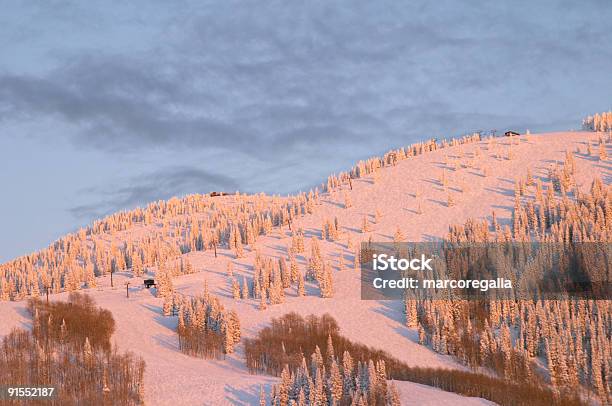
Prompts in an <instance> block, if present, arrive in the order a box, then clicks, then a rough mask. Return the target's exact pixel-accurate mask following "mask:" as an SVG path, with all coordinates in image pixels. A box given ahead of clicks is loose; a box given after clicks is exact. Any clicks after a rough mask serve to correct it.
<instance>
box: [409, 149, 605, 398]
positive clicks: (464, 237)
mask: <svg viewBox="0 0 612 406" xmlns="http://www.w3.org/2000/svg"><path fill="white" fill-rule="evenodd" d="M573 173H574V169H573V159H572V156H571V153H568V154H567V155H566V159H565V162H564V164H563V167H562V168H554V169H553V170H551V172H550V175H551V179H550V182H549V183H548V184H547V186H546V187H543V186H542V184H541V182H540V181H539V180H538V181H535V182H534V181H531V180H529V179H527V180H525V182H524V187H521V185H520V182H519V183H517V187H516V193H515V208H514V212H513V221H512V226H511V227H510V226H507V227H505V228H504V229H502V228H501V227H500V226H499V224H498V223H497V221H496V218H495V216H493V221H492V223H489V222H487V221H486V220H485V221H483V222H480V221H474V220H470V221H468V222H466V223H465V224H464V225H458V226H452V227H451V228H450V232H449V236H448V240H449V241H450V242H453V243H461V242H508V241H539V242H542V243H547V244H558V245H559V246H563V247H565V249H568V250H572V252H574V251H576V250H577V249H578V247H583V248H584V249H588V248H589V246H588V245H586V246H585V244H594V243H597V242H604V243H609V242H610V241H611V240H612V188H610V187H609V186H605V185H604V184H603V182H602V181H601V179H599V178H596V179H595V180H594V181H593V182H592V185H591V187H590V190H589V191H587V192H580V191H578V190H577V189H575V188H574V186H575V185H574V183H575V182H574V180H573ZM528 178H529V176H528ZM530 191H531V192H530ZM570 191H571V193H572V194H573V198H572V199H570V197H569V194H570ZM576 244H581V245H580V246H577V245H576ZM547 255H548V254H546V253H544V254H543V255H539V256H538V259H537V260H534V261H533V263H532V264H531V265H532V266H530V267H529V268H528V269H527V270H526V271H525V273H527V274H531V273H533V274H534V275H535V277H536V279H537V278H538V277H539V278H540V279H541V278H542V273H541V272H542V269H547V267H548V265H547V264H551V263H552V260H551V258H552V257H551V258H549V257H547ZM584 261H585V262H584V263H583V265H584V266H583V267H582V271H583V272H585V273H586V275H587V277H588V279H589V280H591V281H594V282H595V283H597V281H605V280H609V273H608V271H607V269H608V268H609V260H606V259H603V260H602V258H601V256H597V255H587V256H586V257H584ZM602 261H603V262H602ZM542 264H543V265H544V266H542ZM560 269H562V268H560ZM538 275H539V276H538ZM611 315H612V302H611V301H610V300H586V299H581V300H570V299H563V300H560V299H558V300H552V299H541V300H524V299H522V300H505V301H491V302H488V303H474V302H468V301H462V300H454V301H440V300H439V301H421V300H415V299H412V298H409V299H407V300H406V319H407V325H408V326H409V327H413V328H417V329H418V331H419V337H420V340H421V342H422V343H424V344H428V345H431V347H432V348H433V349H434V350H436V351H439V352H441V353H445V354H454V355H456V356H457V357H458V358H459V359H461V360H463V361H464V362H465V363H466V364H469V365H473V366H477V365H484V366H487V367H491V368H492V369H494V370H496V371H497V372H498V373H500V374H501V375H503V376H505V377H507V378H510V379H518V380H522V379H532V377H533V376H534V374H533V373H532V368H531V367H530V366H531V361H532V360H533V358H534V357H539V358H541V359H542V360H544V361H545V363H546V365H547V366H548V370H549V373H550V378H549V379H550V383H551V384H552V385H553V387H555V388H557V390H559V391H561V392H563V391H575V390H576V388H577V387H578V385H584V386H585V387H587V388H589V391H591V392H592V393H593V394H594V395H595V396H596V397H597V398H599V399H600V401H601V402H602V403H604V404H606V403H608V402H609V401H610V396H611V392H612V390H611V387H610V379H611V376H612V375H611V374H612V363H611V362H610V360H612V349H611V348H612V337H611V335H610V331H611V330H612V317H611ZM536 377H537V376H536Z"/></svg>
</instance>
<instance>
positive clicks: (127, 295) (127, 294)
mask: <svg viewBox="0 0 612 406" xmlns="http://www.w3.org/2000/svg"><path fill="white" fill-rule="evenodd" d="M125 297H127V298H128V299H129V298H130V282H126V283H125Z"/></svg>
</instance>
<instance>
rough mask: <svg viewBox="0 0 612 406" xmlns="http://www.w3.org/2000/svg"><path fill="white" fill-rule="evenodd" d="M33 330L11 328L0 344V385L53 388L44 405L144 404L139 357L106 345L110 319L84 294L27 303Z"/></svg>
mask: <svg viewBox="0 0 612 406" xmlns="http://www.w3.org/2000/svg"><path fill="white" fill-rule="evenodd" d="M30 311H31V314H32V318H33V320H32V329H31V331H30V330H23V329H14V330H13V331H12V332H11V333H10V334H8V335H7V336H5V337H4V338H3V340H2V343H1V345H0V385H10V386H29V387H31V386H41V387H50V386H53V387H56V388H57V389H56V395H57V396H56V397H55V398H54V399H50V400H45V401H44V403H45V404H49V405H68V404H79V403H85V404H92V405H93V404H100V405H102V404H122V405H141V404H144V383H143V378H144V368H145V363H144V361H143V360H142V359H141V358H140V357H136V356H134V355H133V354H131V353H119V352H118V351H117V349H116V348H115V349H112V348H111V343H110V338H111V335H112V332H113V330H114V321H113V318H112V315H111V314H110V312H108V311H105V310H102V309H98V308H96V307H95V306H94V303H93V301H92V300H91V299H90V298H88V297H87V296H79V295H75V294H71V296H70V298H69V301H68V302H53V303H52V304H50V305H46V304H44V303H43V302H40V301H35V300H34V301H32V302H31V303H30Z"/></svg>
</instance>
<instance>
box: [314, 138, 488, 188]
mask: <svg viewBox="0 0 612 406" xmlns="http://www.w3.org/2000/svg"><path fill="white" fill-rule="evenodd" d="M480 140H481V136H480V134H473V135H469V136H464V137H461V138H452V139H450V140H446V139H445V140H442V141H437V140H435V139H432V140H429V141H425V142H419V143H416V144H412V145H409V146H407V147H403V148H398V149H395V150H391V151H388V152H387V153H385V154H384V155H383V156H375V157H372V158H369V159H366V160H362V161H359V162H358V163H357V164H356V165H355V166H353V167H352V168H351V169H350V170H349V171H347V172H341V173H340V174H338V175H331V176H329V177H328V178H327V182H326V183H325V184H324V185H323V186H324V187H323V190H324V191H326V192H333V191H335V190H337V189H339V188H341V187H342V186H343V185H347V184H348V185H349V186H350V188H351V189H352V187H353V186H352V179H359V178H363V177H365V176H367V175H369V174H375V173H376V172H377V171H378V170H380V169H381V168H384V167H386V166H395V165H396V164H397V163H398V162H399V161H402V160H404V159H409V158H411V157H415V156H418V155H421V154H425V153H427V152H431V151H436V150H438V149H441V148H448V147H452V146H457V145H463V144H468V143H472V142H478V141H480Z"/></svg>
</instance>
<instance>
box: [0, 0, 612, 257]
mask: <svg viewBox="0 0 612 406" xmlns="http://www.w3.org/2000/svg"><path fill="white" fill-rule="evenodd" d="M125 3H130V4H129V5H128V4H125ZM153 3H155V2H151V1H146V2H138V1H132V2H117V3H113V2H111V1H108V0H105V1H100V2H97V1H93V0H88V1H78V2H74V3H73V4H69V2H64V1H51V0H48V1H30V2H23V1H6V0H4V1H2V0H0V7H1V11H0V185H2V189H1V194H0V197H1V198H0V213H1V214H0V261H5V260H8V259H10V258H12V257H15V256H17V255H21V254H26V253H29V252H31V251H33V250H36V249H39V248H42V247H44V246H46V245H47V244H48V243H50V242H52V241H53V240H55V239H57V238H58V237H60V236H61V235H63V234H64V233H66V232H70V231H73V230H75V229H76V228H78V227H79V226H80V225H84V224H87V223H89V222H91V220H92V219H95V218H97V217H100V216H103V215H105V214H108V213H111V212H114V211H117V210H121V209H126V208H133V207H136V206H137V205H142V204H144V203H147V202H149V201H152V200H157V199H165V198H168V197H170V196H173V195H183V194H188V193H196V192H199V193H206V192H208V191H211V190H227V191H235V190H241V191H246V192H259V191H264V192H268V193H279V194H286V193H290V192H295V191H299V190H307V189H308V188H310V187H311V186H312V185H314V184H316V183H318V182H320V181H322V180H323V179H324V178H325V177H326V176H327V175H328V174H330V173H333V172H338V171H340V170H344V169H347V168H348V167H349V166H350V165H351V164H352V163H353V162H355V161H356V160H358V159H361V158H365V157H368V156H370V155H373V154H378V153H381V152H383V151H386V150H388V149H390V148H392V147H397V146H401V145H406V144H409V143H411V142H413V141H416V140H420V139H424V138H427V137H432V136H435V137H447V136H456V135H461V134H464V133H467V132H470V131H473V130H477V129H498V130H503V129H507V128H512V129H519V130H523V129H526V128H529V129H531V130H532V131H549V130H557V129H572V128H579V126H580V120H581V118H582V117H583V116H584V115H585V114H587V113H591V112H596V111H603V110H608V109H609V108H610V107H611V105H612V74H611V72H612V29H611V28H610V21H612V3H610V1H609V0H601V1H586V0H583V1H543V0H538V1H532V0H530V1H525V2H523V1H507V2H502V1H490V0H483V1H462V2H459V1H455V0H453V1H435V2H432V1H410V2H406V1H398V2H385V1H380V0H378V1H351V2H330V1H320V2H291V1H248V2H236V1H228V0H222V1H212V2H211V1H201V0H200V1H195V2H188V1H161V2H157V4H156V5H155V4H153ZM502 3H505V4H506V5H502Z"/></svg>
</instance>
